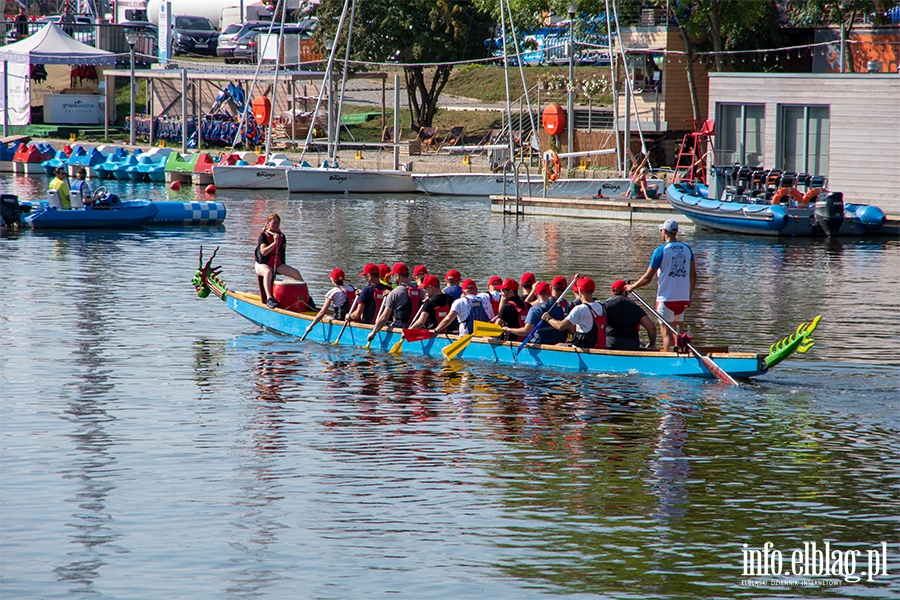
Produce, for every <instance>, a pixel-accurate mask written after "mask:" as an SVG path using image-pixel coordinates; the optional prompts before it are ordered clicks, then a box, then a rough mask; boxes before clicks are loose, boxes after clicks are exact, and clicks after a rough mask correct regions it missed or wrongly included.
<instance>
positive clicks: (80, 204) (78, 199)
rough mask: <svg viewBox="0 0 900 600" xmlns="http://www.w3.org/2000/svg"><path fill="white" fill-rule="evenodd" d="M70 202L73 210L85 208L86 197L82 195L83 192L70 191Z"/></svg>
mask: <svg viewBox="0 0 900 600" xmlns="http://www.w3.org/2000/svg"><path fill="white" fill-rule="evenodd" d="M69 202H71V203H72V208H84V197H83V196H82V195H81V190H72V191H70V192H69Z"/></svg>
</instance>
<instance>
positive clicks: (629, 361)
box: [225, 292, 766, 378]
mask: <svg viewBox="0 0 900 600" xmlns="http://www.w3.org/2000/svg"><path fill="white" fill-rule="evenodd" d="M225 302H226V303H227V305H228V307H229V308H231V309H232V310H234V311H235V312H236V313H238V314H239V315H241V316H242V317H244V318H245V319H247V320H249V321H251V322H252V323H255V324H257V325H259V326H260V327H263V328H265V329H268V330H270V331H273V332H276V333H281V334H284V335H291V336H296V337H301V336H302V335H303V334H304V332H305V331H306V327H307V326H308V325H309V324H310V323H311V322H312V320H313V317H314V316H315V313H313V312H308V313H294V312H289V311H285V310H281V309H271V308H268V307H267V306H265V305H264V304H262V303H261V302H260V301H259V297H258V296H253V295H250V294H244V293H241V292H228V293H227V294H226V295H225ZM343 326H344V323H343V322H342V321H331V320H330V319H328V318H326V319H323V320H322V321H321V322H319V323H318V324H317V325H316V326H315V327H314V328H313V329H312V331H310V333H309V334H308V335H307V337H306V339H307V340H309V341H314V342H319V343H323V344H331V343H334V341H335V340H336V339H337V338H338V335H339V334H340V331H341V328H342V327H343ZM371 331H372V327H371V326H370V325H362V324H359V323H351V324H349V325H348V326H347V328H346V330H345V331H344V334H343V336H341V338H340V345H341V346H356V347H359V348H362V347H364V346H365V345H366V341H367V336H368V335H369V333H370V332H371ZM401 339H403V335H402V330H400V329H384V330H382V331H380V332H378V335H377V336H376V337H375V340H374V341H373V342H372V345H371V346H370V348H371V349H373V350H383V351H389V350H390V349H391V347H392V346H393V345H394V344H395V343H396V342H398V341H400V340H401ZM456 339H458V338H457V336H454V335H451V336H446V335H441V336H439V337H436V338H432V339H428V340H425V341H420V342H404V344H403V350H402V351H403V353H405V354H411V355H418V356H426V357H431V358H434V359H438V360H444V357H443V354H442V353H441V350H442V349H443V348H444V347H446V346H447V345H448V344H450V343H451V342H453V341H455V340H456ZM517 347H518V343H511V342H501V341H499V340H496V339H490V338H475V339H473V340H472V342H471V343H470V344H469V345H468V346H466V348H465V349H464V350H463V351H462V352H461V353H460V354H458V355H457V356H458V357H459V358H461V359H465V360H477V361H485V362H491V363H496V364H506V365H515V364H519V365H526V366H532V367H540V368H552V369H563V370H567V371H583V372H594V373H610V374H638V375H647V376H654V377H668V376H688V377H706V378H711V377H712V374H710V372H709V371H708V370H707V369H706V368H705V367H704V366H703V363H702V361H700V360H699V359H697V358H696V357H694V356H692V355H681V354H675V353H674V352H657V351H653V352H619V351H614V350H583V349H579V348H574V347H562V346H539V345H538V346H528V347H526V348H525V349H524V350H523V351H522V352H521V353H520V354H519V355H518V356H515V351H516V348H517ZM711 357H712V358H713V360H715V362H716V364H718V365H719V366H720V367H721V368H722V369H724V370H725V371H726V372H728V373H729V374H730V375H731V376H732V377H739V378H746V377H753V376H756V375H761V374H763V373H765V372H766V368H765V357H764V356H763V355H760V354H752V353H735V352H729V353H722V354H712V355H711Z"/></svg>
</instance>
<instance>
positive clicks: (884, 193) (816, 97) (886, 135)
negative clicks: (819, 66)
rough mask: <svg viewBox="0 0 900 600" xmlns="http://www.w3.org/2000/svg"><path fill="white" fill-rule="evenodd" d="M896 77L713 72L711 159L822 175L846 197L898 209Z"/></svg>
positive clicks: (899, 87) (899, 78)
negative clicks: (895, 180)
mask: <svg viewBox="0 0 900 600" xmlns="http://www.w3.org/2000/svg"><path fill="white" fill-rule="evenodd" d="M898 98H900V75H897V74H884V73H850V74H834V73H814V74H797V73H712V74H710V76H709V107H708V111H709V115H710V117H711V118H714V119H715V120H716V135H715V160H716V163H718V164H732V163H741V164H747V165H758V166H762V167H765V168H770V169H771V168H778V169H783V170H791V171H796V172H805V173H810V174H814V175H824V176H826V177H828V181H829V188H830V189H832V190H835V191H840V192H843V193H844V198H845V201H847V202H858V203H862V204H875V205H877V206H879V207H881V208H882V209H883V210H884V211H885V212H887V213H889V214H900V196H898V195H897V191H896V189H895V186H894V185H892V184H893V177H894V176H895V175H896V174H897V172H898V165H900V101H898Z"/></svg>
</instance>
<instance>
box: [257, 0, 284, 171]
mask: <svg viewBox="0 0 900 600" xmlns="http://www.w3.org/2000/svg"><path fill="white" fill-rule="evenodd" d="M286 13H287V0H283V1H282V3H281V28H280V29H279V30H278V47H277V49H276V50H275V81H274V83H273V84H272V110H270V111H269V126H268V127H267V128H266V160H265V162H269V150H270V149H271V147H272V128H273V127H274V126H275V95H276V94H277V93H278V71H279V68H278V67H279V65H280V64H281V49H282V48H283V47H284V21H285V17H286V16H287V14H286ZM266 43H267V44H268V40H266ZM260 60H262V57H260Z"/></svg>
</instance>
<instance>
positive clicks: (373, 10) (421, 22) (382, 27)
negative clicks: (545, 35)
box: [316, 0, 491, 128]
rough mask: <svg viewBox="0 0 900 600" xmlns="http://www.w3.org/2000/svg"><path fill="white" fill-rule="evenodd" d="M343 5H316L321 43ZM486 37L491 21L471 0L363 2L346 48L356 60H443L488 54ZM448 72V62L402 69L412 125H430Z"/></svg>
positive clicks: (326, 1)
mask: <svg viewBox="0 0 900 600" xmlns="http://www.w3.org/2000/svg"><path fill="white" fill-rule="evenodd" d="M342 8H343V1H341V0H323V2H322V4H321V5H320V6H319V9H318V11H317V14H318V16H319V28H318V30H317V32H316V38H317V39H318V40H319V41H320V42H322V41H324V40H325V39H327V38H329V37H333V36H334V32H335V30H336V29H337V23H338V19H339V17H340V14H341V10H342ZM348 20H349V17H348ZM346 29H347V28H346V25H345V31H344V32H343V33H342V35H341V39H340V40H339V42H338V52H339V53H340V54H339V56H343V52H344V51H343V48H345V47H346V39H347V38H346ZM490 35H491V22H490V19H489V18H488V17H487V15H486V14H484V13H483V12H482V11H481V10H480V8H479V7H478V5H476V3H475V1H474V0H404V1H403V2H396V1H393V0H365V1H364V2H358V3H357V6H356V17H355V19H354V24H353V39H352V40H351V42H350V50H351V56H352V57H353V58H354V59H356V60H360V61H370V62H385V61H388V60H390V61H397V62H400V63H419V64H423V63H432V64H433V63H446V62H454V61H461V60H469V59H474V58H481V57H484V56H486V55H487V48H486V46H485V45H484V40H485V39H487V38H489V37H490ZM450 71H451V67H450V66H447V65H436V66H434V67H431V68H426V67H423V66H408V67H407V66H405V67H403V72H404V76H405V79H406V89H407V95H408V97H409V101H410V105H411V106H412V107H413V113H412V119H411V125H412V126H413V127H414V128H418V127H426V126H430V125H431V120H432V118H433V117H434V111H435V110H436V108H437V101H438V98H439V96H440V93H441V91H442V90H443V88H444V85H446V83H447V79H448V77H449V76H450Z"/></svg>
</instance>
